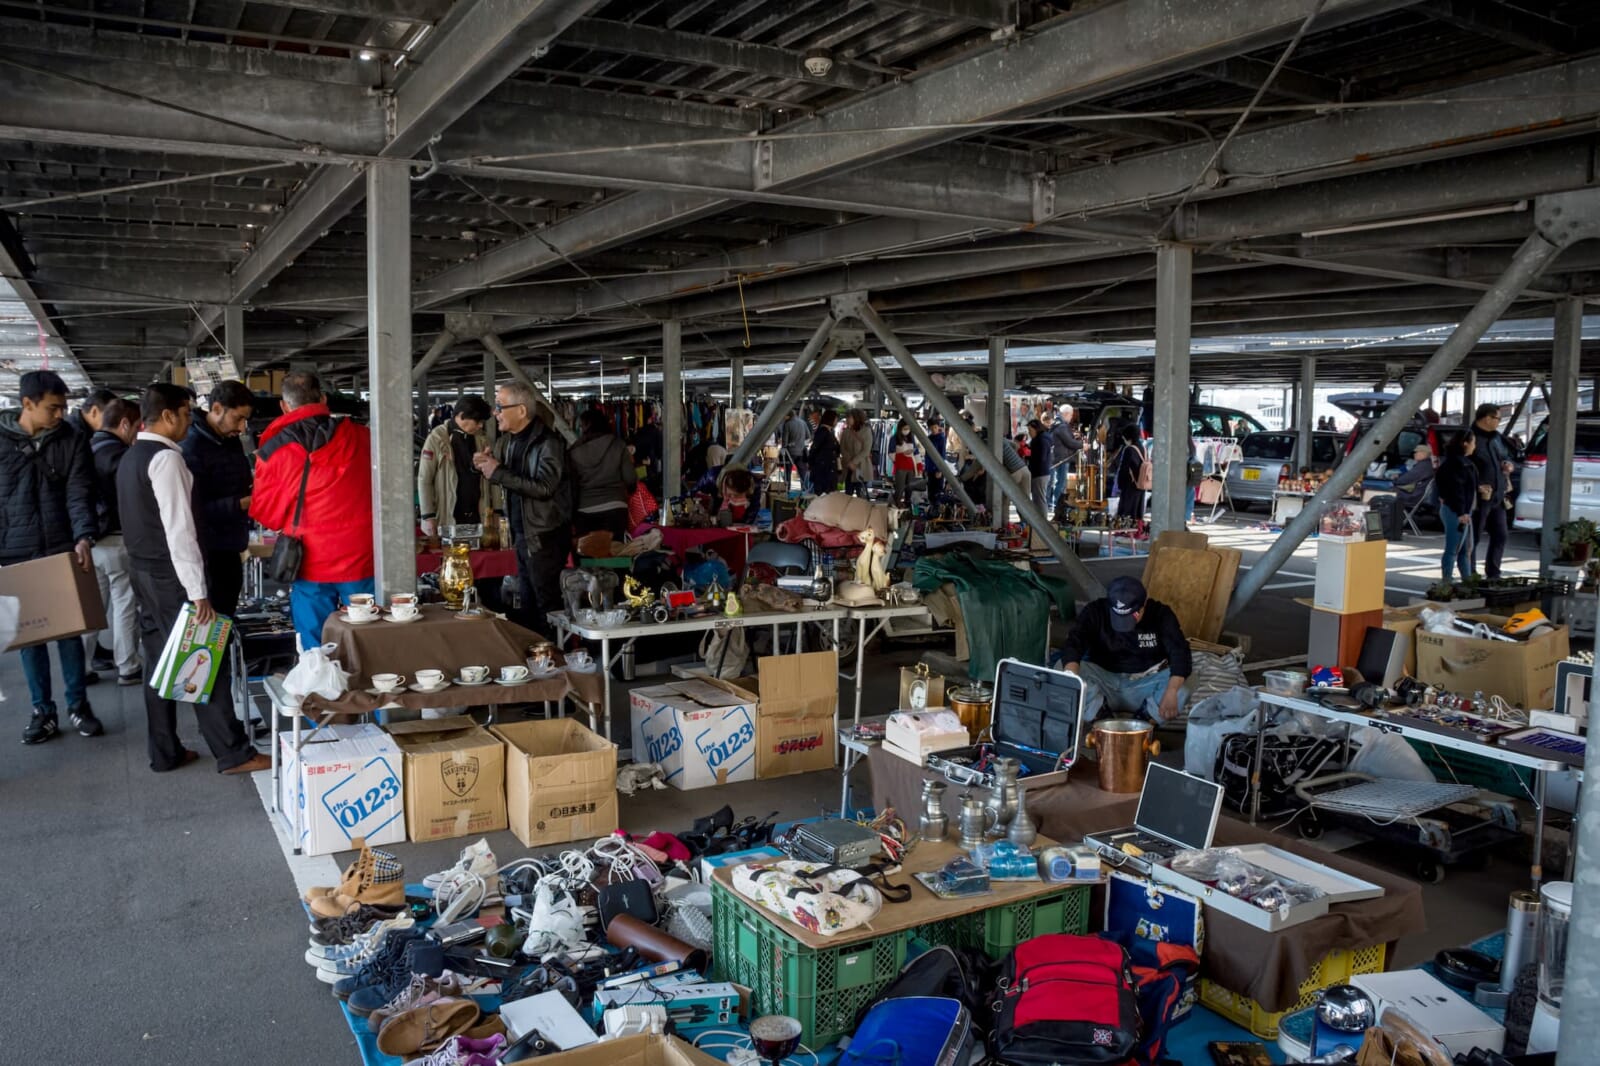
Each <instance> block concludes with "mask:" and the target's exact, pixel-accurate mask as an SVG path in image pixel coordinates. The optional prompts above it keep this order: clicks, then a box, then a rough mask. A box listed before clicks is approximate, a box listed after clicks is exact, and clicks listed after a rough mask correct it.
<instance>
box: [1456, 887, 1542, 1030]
mask: <svg viewBox="0 0 1600 1066" xmlns="http://www.w3.org/2000/svg"><path fill="white" fill-rule="evenodd" d="M1538 940H1539V893H1537V892H1529V891H1528V890H1527V889H1519V890H1517V891H1516V892H1513V893H1511V900H1510V902H1509V903H1508V904H1507V905H1506V947H1505V951H1504V952H1503V953H1502V954H1501V956H1500V982H1499V984H1490V983H1489V982H1487V981H1485V982H1483V983H1482V984H1480V985H1479V986H1478V987H1477V989H1476V990H1475V991H1474V992H1473V993H1472V999H1473V1001H1474V1002H1475V1003H1477V1004H1478V1006H1480V1007H1504V1006H1505V1005H1506V1001H1507V1000H1509V999H1510V998H1511V986H1512V985H1514V984H1516V983H1517V974H1519V973H1521V972H1522V968H1523V967H1524V966H1526V965H1528V964H1529V963H1531V962H1534V961H1535V957H1534V956H1535V950H1536V948H1537V947H1538Z"/></svg>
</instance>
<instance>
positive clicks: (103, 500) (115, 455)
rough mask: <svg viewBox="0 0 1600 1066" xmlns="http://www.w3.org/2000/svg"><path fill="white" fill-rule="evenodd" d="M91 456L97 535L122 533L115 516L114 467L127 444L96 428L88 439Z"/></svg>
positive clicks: (109, 432)
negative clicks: (97, 524) (97, 526)
mask: <svg viewBox="0 0 1600 1066" xmlns="http://www.w3.org/2000/svg"><path fill="white" fill-rule="evenodd" d="M89 451H90V454H91V455H92V456H93V457H94V488H95V501H94V503H95V514H96V515H98V516H99V519H100V534H99V535H100V536H102V537H109V536H110V535H111V534H113V533H121V532H122V516H121V515H119V514H118V513H117V467H119V466H121V465H122V457H123V456H124V455H126V454H128V445H127V444H126V443H125V442H124V441H123V439H122V438H121V437H119V436H117V435H116V434H115V433H113V432H111V431H110V430H109V429H97V430H95V431H94V434H93V435H92V436H91V437H90V438H89Z"/></svg>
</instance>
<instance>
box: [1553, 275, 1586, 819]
mask: <svg viewBox="0 0 1600 1066" xmlns="http://www.w3.org/2000/svg"><path fill="white" fill-rule="evenodd" d="M1555 312H1556V315H1555V345H1554V351H1553V352H1552V355H1553V358H1552V359H1551V365H1550V386H1551V388H1550V411H1549V416H1550V423H1549V425H1550V429H1549V436H1548V439H1547V441H1546V449H1545V456H1546V460H1545V468H1544V530H1543V532H1542V533H1541V534H1540V536H1539V569H1540V570H1541V571H1544V570H1548V569H1549V567H1550V564H1551V563H1553V562H1554V561H1555V558H1556V552H1557V551H1558V550H1559V549H1560V547H1561V536H1560V534H1558V533H1557V532H1556V525H1557V524H1558V523H1560V522H1565V521H1566V520H1567V519H1568V518H1570V517H1571V512H1572V462H1573V455H1574V452H1575V449H1576V443H1577V436H1578V363H1579V360H1580V359H1581V358H1582V355H1583V301H1582V300H1579V299H1567V300H1557V301H1556V306H1555ZM1596 813H1597V814H1600V812H1596Z"/></svg>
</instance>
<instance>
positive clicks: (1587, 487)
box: [1573, 481, 1594, 496]
mask: <svg viewBox="0 0 1600 1066" xmlns="http://www.w3.org/2000/svg"><path fill="white" fill-rule="evenodd" d="M1573 487H1574V488H1576V489H1577V490H1578V492H1579V494H1581V495H1584V496H1588V495H1590V494H1591V493H1593V492H1594V482H1592V481H1580V482H1578V483H1577V484H1576V485H1575V486H1573Z"/></svg>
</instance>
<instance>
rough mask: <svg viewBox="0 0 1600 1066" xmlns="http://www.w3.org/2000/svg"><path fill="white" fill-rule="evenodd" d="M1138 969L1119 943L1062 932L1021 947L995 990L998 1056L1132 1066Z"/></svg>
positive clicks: (1063, 1065)
mask: <svg viewBox="0 0 1600 1066" xmlns="http://www.w3.org/2000/svg"><path fill="white" fill-rule="evenodd" d="M1139 1038H1140V1025H1139V1001H1138V996H1137V994H1136V993H1135V991H1134V978H1133V966H1132V964H1131V963H1130V962H1129V960H1128V953H1127V952H1126V951H1124V950H1123V949H1122V947H1121V945H1119V944H1115V943H1112V942H1111V941H1109V940H1102V939H1100V938H1099V937H1093V936H1072V935H1069V934H1066V933H1059V934H1054V935H1050V936H1039V937H1034V938H1033V939H1032V940H1028V941H1024V942H1023V943H1021V944H1018V945H1017V946H1016V948H1014V949H1013V950H1012V952H1011V954H1010V955H1009V956H1007V957H1006V961H1005V963H1004V965H1003V967H1002V969H1001V976H1000V986H999V988H998V990H997V991H996V993H995V1026H994V1032H993V1034H992V1036H991V1037H990V1040H989V1053H990V1055H991V1056H992V1057H994V1058H996V1059H998V1060H1000V1061H1001V1062H1004V1063H1007V1064H1008V1066H1103V1064H1113V1063H1128V1062H1132V1061H1133V1060H1134V1056H1135V1054H1136V1052H1137V1051H1138V1049H1139Z"/></svg>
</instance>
